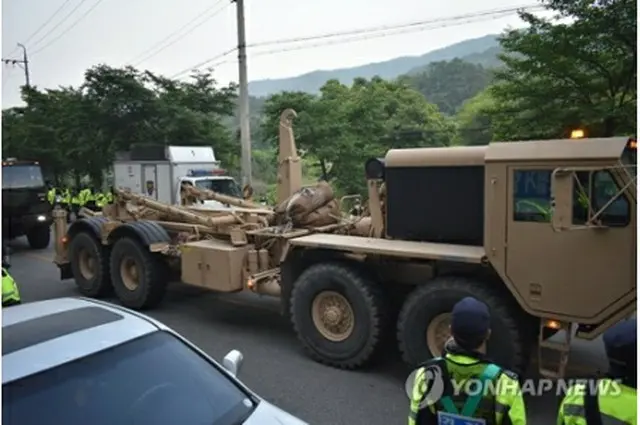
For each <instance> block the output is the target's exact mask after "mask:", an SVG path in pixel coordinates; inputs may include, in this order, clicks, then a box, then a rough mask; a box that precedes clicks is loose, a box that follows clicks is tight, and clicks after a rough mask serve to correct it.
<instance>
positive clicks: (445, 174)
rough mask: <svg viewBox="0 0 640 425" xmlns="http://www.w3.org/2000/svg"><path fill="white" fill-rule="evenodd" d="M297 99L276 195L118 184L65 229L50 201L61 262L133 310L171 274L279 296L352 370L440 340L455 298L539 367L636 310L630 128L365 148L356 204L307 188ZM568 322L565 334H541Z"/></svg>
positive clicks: (501, 345) (500, 348)
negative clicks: (179, 200)
mask: <svg viewBox="0 0 640 425" xmlns="http://www.w3.org/2000/svg"><path fill="white" fill-rule="evenodd" d="M294 116H295V112H293V111H291V110H287V111H284V112H283V114H282V117H281V123H280V154H279V164H280V165H279V175H278V202H279V205H278V206H277V207H276V208H273V209H272V208H263V207H262V206H259V205H255V204H253V203H251V202H250V201H249V200H241V199H233V198H225V199H224V202H225V203H228V204H230V205H235V206H237V207H238V208H237V209H234V210H233V212H229V211H218V212H217V211H211V210H203V209H198V208H197V202H194V203H193V204H192V205H188V204H189V202H185V205H183V206H181V207H175V206H169V205H165V204H162V203H159V202H157V201H154V200H152V199H149V198H145V197H144V196H141V195H136V194H132V193H129V192H126V191H123V190H119V189H116V190H115V191H114V192H115V194H116V200H115V202H114V203H113V204H111V205H109V206H107V207H105V208H104V210H103V212H102V214H101V215H95V216H91V217H87V218H84V219H81V220H78V221H76V222H74V223H73V224H71V225H70V226H69V228H68V229H67V224H66V220H65V217H64V216H65V214H64V212H63V211H56V212H55V217H56V220H55V233H56V259H55V262H56V264H57V265H58V266H59V267H60V270H61V278H62V279H69V278H74V279H75V281H76V284H77V286H78V288H79V290H80V292H81V293H82V294H83V295H85V296H90V297H100V296H104V295H107V294H108V293H109V292H110V291H115V293H116V295H117V297H118V298H119V299H120V301H121V302H122V304H123V305H125V306H128V307H130V308H135V309H143V308H151V307H153V306H155V305H157V304H158V303H159V302H160V301H161V300H162V297H163V296H164V293H165V288H166V285H167V282H168V281H170V280H180V281H182V282H183V283H184V284H187V285H194V286H198V287H202V288H207V289H210V290H212V291H217V292H228V293H232V292H240V291H250V292H256V293H261V294H269V295H272V296H276V297H279V298H280V299H281V304H282V312H283V314H286V315H288V316H289V317H290V319H291V321H292V323H293V327H294V329H295V331H296V333H297V335H298V337H299V339H300V342H301V343H302V345H303V346H304V347H305V348H306V349H307V351H308V353H309V354H310V356H311V357H312V358H314V359H315V360H317V361H320V362H323V363H325V364H329V365H331V366H334V367H340V368H346V369H354V368H358V367H361V366H363V365H365V364H366V363H368V362H369V361H371V360H373V359H374V358H375V357H376V356H377V355H378V354H379V353H381V352H382V351H383V350H382V346H383V345H386V344H390V343H391V344H397V345H398V346H399V348H400V350H401V352H402V354H403V357H404V360H405V361H406V362H407V363H409V364H411V365H415V364H418V363H420V362H422V361H425V360H427V359H429V358H431V357H433V356H436V355H439V354H440V353H441V350H442V347H443V344H444V341H445V340H446V339H447V337H448V325H449V320H450V311H451V309H452V307H453V305H454V304H455V303H456V302H457V301H459V300H460V299H462V298H463V297H465V296H474V297H476V298H478V299H480V300H482V301H484V302H485V303H487V305H488V306H489V307H490V309H491V312H492V329H493V332H492V336H491V340H490V342H489V347H488V349H489V355H490V356H491V357H492V358H494V359H495V360H496V361H497V362H499V363H501V364H502V365H503V366H504V367H508V368H511V369H513V370H514V371H523V370H524V369H525V368H526V366H527V365H528V363H529V361H530V360H531V357H532V355H535V354H537V355H538V356H539V357H540V359H539V362H538V364H539V367H540V371H541V372H542V373H543V374H544V375H545V376H550V377H556V376H562V375H563V374H564V373H565V368H566V364H567V361H568V355H569V346H570V343H571V339H572V338H580V339H587V340H591V339H594V338H596V337H597V336H599V335H601V334H602V333H603V332H604V331H605V330H606V329H607V328H609V327H610V326H611V325H612V324H614V323H616V322H619V321H620V320H623V319H625V318H626V317H628V316H630V315H631V314H633V312H634V311H635V309H636V253H637V248H636V229H637V223H636V205H637V202H636V153H635V141H630V140H628V139H627V138H607V139H581V140H545V141H527V142H509V143H492V144H490V145H489V146H483V147H443V148H420V149H402V150H395V149H394V150H390V151H389V152H387V154H386V156H385V157H384V159H371V160H369V161H367V162H366V165H365V174H366V178H367V181H368V187H369V199H368V203H367V204H366V207H365V212H364V213H363V214H362V216H357V217H354V216H351V215H349V214H346V213H344V212H342V210H343V209H345V208H344V206H343V205H342V204H344V203H346V201H345V200H341V201H338V200H336V199H334V197H333V192H332V190H331V188H330V187H329V186H328V185H326V184H319V185H317V186H316V187H314V188H301V180H302V179H301V166H300V158H299V157H298V155H297V152H296V147H295V143H294V139H293V132H292V128H291V127H292V125H291V120H292V118H293V117H294ZM207 196H209V197H215V196H217V195H216V194H214V193H204V192H194V191H190V190H189V191H187V190H186V192H185V198H184V199H193V200H197V199H203V197H207ZM572 327H574V328H575V327H577V331H576V332H575V333H574V332H572V331H571V329H572ZM559 330H568V332H567V333H566V338H564V339H563V342H562V343H550V342H549V341H547V339H548V337H549V336H551V335H552V334H554V333H555V332H557V331H559ZM547 351H550V352H551V354H555V356H554V355H548V353H547ZM543 354H544V356H543Z"/></svg>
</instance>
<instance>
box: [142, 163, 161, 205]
mask: <svg viewBox="0 0 640 425" xmlns="http://www.w3.org/2000/svg"><path fill="white" fill-rule="evenodd" d="M142 191H143V194H144V195H146V196H148V197H150V198H153V199H156V200H157V199H158V167H157V166H156V165H153V164H144V165H143V166H142Z"/></svg>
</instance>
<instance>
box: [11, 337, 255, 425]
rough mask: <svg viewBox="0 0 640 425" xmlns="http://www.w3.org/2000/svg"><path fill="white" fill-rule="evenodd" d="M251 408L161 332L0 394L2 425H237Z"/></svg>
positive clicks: (209, 367) (200, 360) (224, 381)
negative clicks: (0, 399) (0, 397)
mask: <svg viewBox="0 0 640 425" xmlns="http://www.w3.org/2000/svg"><path fill="white" fill-rule="evenodd" d="M43 355H46V353H43ZM25 361H28V360H27V359H25ZM253 408H254V402H253V401H252V399H251V398H250V396H249V395H248V394H246V393H245V392H244V391H243V390H242V389H240V387H238V386H237V385H235V384H234V383H233V381H231V380H230V379H229V378H228V377H227V376H226V375H225V374H224V373H222V372H221V371H220V370H218V369H217V368H216V367H215V366H213V365H212V364H211V363H209V362H208V361H207V360H206V359H205V358H203V357H201V356H200V355H199V354H198V353H197V352H195V351H193V350H192V349H191V348H190V347H189V346H188V345H186V344H184V343H183V342H182V341H180V340H179V339H178V338H176V337H174V336H172V335H170V334H168V333H166V332H155V333H153V334H151V335H148V336H145V337H142V338H139V339H136V340H134V341H131V342H128V343H125V344H123V345H119V346H117V347H114V348H111V349H109V350H106V351H102V352H99V353H97V354H94V355H92V356H89V357H86V358H83V359H80V360H76V361H74V362H71V363H67V364H65V365H62V366H59V367H57V368H55V369H51V370H48V371H45V372H42V373H40V374H37V375H33V376H29V377H26V378H23V379H20V380H18V381H14V382H11V383H8V384H5V385H3V387H2V424H3V425H43V424H47V423H48V424H61V425H62V424H64V425H116V424H117V425H125V424H130V425H232V424H233V425H236V424H239V423H242V421H244V420H245V419H246V418H247V417H248V416H249V415H250V414H251V412H252V410H253Z"/></svg>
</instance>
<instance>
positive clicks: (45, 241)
mask: <svg viewBox="0 0 640 425" xmlns="http://www.w3.org/2000/svg"><path fill="white" fill-rule="evenodd" d="M27 242H29V246H30V247H31V249H46V248H48V247H49V242H51V229H50V228H49V226H37V227H34V228H33V229H31V230H29V232H28V233H27Z"/></svg>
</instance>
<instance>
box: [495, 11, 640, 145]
mask: <svg viewBox="0 0 640 425" xmlns="http://www.w3.org/2000/svg"><path fill="white" fill-rule="evenodd" d="M543 4H544V5H545V6H546V8H547V9H548V10H550V11H553V12H555V13H556V18H555V19H554V20H546V19H542V18H538V17H536V16H534V15H532V14H530V13H521V14H520V16H521V18H522V19H523V20H524V21H525V22H526V23H527V24H528V28H526V29H524V30H510V31H507V32H506V33H505V34H504V35H503V37H502V38H501V45H502V48H503V49H504V51H505V54H504V55H502V57H501V59H502V60H503V61H504V62H505V64H506V67H505V68H504V69H502V70H500V71H498V72H497V75H496V77H497V84H496V85H495V86H493V87H492V93H493V95H494V96H495V97H496V101H497V102H498V103H499V104H500V107H501V108H502V109H503V111H509V112H510V113H509V114H506V113H505V114H502V116H501V117H498V119H496V120H494V127H495V129H496V136H497V137H499V138H502V139H510V140H513V139H525V138H555V137H563V136H566V135H568V133H569V131H570V130H571V129H572V128H576V127H581V128H585V129H586V130H587V134H588V135H590V136H594V137H597V136H613V135H618V134H625V133H627V134H628V133H635V130H636V125H637V123H636V108H637V102H636V84H637V69H636V62H637V28H636V19H637V18H636V14H637V6H636V2H635V1H634V0H598V1H596V2H594V1H591V0H589V1H588V0H577V1H576V0H545V1H544V2H543ZM560 19H563V20H564V21H562V22H561V21H559V20H560ZM567 20H568V21H569V23H566V21H567Z"/></svg>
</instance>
